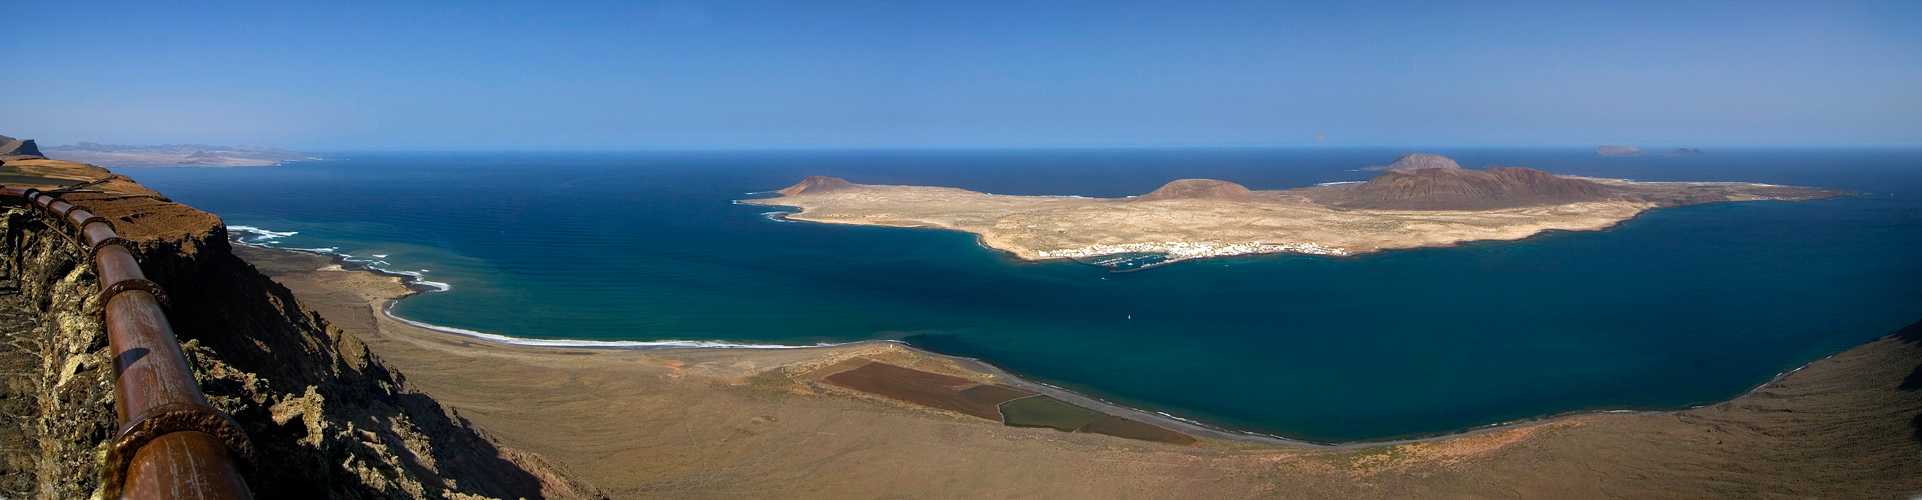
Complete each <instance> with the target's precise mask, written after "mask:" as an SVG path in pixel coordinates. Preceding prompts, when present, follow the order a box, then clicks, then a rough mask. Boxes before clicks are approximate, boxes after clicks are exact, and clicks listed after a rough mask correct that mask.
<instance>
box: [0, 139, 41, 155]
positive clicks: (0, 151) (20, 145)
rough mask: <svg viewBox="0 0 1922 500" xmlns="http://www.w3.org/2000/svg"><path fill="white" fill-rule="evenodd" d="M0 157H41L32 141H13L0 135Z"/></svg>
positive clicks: (38, 148)
mask: <svg viewBox="0 0 1922 500" xmlns="http://www.w3.org/2000/svg"><path fill="white" fill-rule="evenodd" d="M0 156H42V155H41V154H40V147H39V146H36V145H34V143H33V139H15V138H12V137H7V136H4V135H0Z"/></svg>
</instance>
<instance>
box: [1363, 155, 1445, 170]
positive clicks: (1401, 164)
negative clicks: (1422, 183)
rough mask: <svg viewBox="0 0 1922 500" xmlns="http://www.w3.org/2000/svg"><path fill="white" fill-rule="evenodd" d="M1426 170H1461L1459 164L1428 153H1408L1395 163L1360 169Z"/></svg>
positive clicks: (1398, 158) (1397, 158)
mask: <svg viewBox="0 0 1922 500" xmlns="http://www.w3.org/2000/svg"><path fill="white" fill-rule="evenodd" d="M1428 168H1462V166H1461V165H1460V164H1457V163H1455V160H1454V159H1451V158H1449V157H1446V156H1442V155H1431V154H1428V153H1408V154H1405V155H1401V156H1397V157H1395V162H1394V163H1390V164H1387V165H1376V166H1372V167H1362V168H1361V169H1362V170H1420V169H1428Z"/></svg>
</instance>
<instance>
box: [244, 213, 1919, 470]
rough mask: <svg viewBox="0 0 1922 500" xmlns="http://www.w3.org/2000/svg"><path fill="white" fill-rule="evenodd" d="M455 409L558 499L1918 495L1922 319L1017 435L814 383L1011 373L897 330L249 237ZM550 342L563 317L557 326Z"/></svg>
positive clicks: (262, 260)
mask: <svg viewBox="0 0 1922 500" xmlns="http://www.w3.org/2000/svg"><path fill="white" fill-rule="evenodd" d="M235 251H236V253H239V254H241V255H242V256H243V257H244V258H246V259H247V260H249V261H250V262H252V263H253V264H254V265H255V266H256V267H258V268H259V269H260V270H261V271H262V272H264V273H267V274H268V275H270V276H273V277H274V279H275V280H277V281H279V282H280V283H282V284H284V285H286V286H288V287H289V288H290V289H292V290H293V291H294V293H295V295H296V296H297V297H299V298H300V300H301V302H302V303H303V304H304V305H305V306H307V307H309V308H312V309H313V310H315V311H317V312H318V313H320V314H321V315H322V316H323V317H325V318H328V319H329V320H331V321H332V323H333V324H335V325H336V326H338V327H340V328H341V329H343V330H344V331H345V332H346V333H349V334H351V335H355V336H357V337H359V338H361V339H363V340H364V341H365V342H366V343H367V345H368V346H369V347H370V348H371V349H372V350H373V352H374V353H375V354H376V355H377V356H379V357H380V358H382V359H383V360H385V361H386V362H387V363H388V364H389V365H390V366H393V367H394V368H396V369H398V370H399V371H400V372H402V373H403V374H404V375H405V376H406V380H407V381H408V383H409V385H410V386H412V387H413V388H415V389H417V390H419V391H421V392H424V393H426V394H429V395H432V396H433V397H434V398H436V399H438V400H439V401H441V402H442V404H444V405H446V406H447V407H449V408H452V409H453V411H454V412H455V413H456V414H457V415H458V416H459V417H461V418H465V419H468V420H469V421H471V422H473V423H474V424H476V425H478V426H479V427H481V428H482V429H485V430H486V432H487V433H488V434H489V435H491V436H492V437H493V438H494V439H496V440H498V441H499V442H501V443H502V444H504V445H507V446H508V447H511V448H515V449H519V450H524V451H527V452H531V453H534V454H537V455H539V456H540V457H541V458H542V459H543V460H545V461H546V462H547V463H550V464H552V465H554V466H555V468H557V469H559V470H561V471H564V472H565V473H566V474H569V475H570V476H571V478H572V479H573V480H575V481H577V482H578V483H579V484H580V485H582V486H581V487H579V488H576V489H574V490H572V491H551V492H549V497H550V498H571V497H598V496H605V497H608V498H621V499H625V498H743V497H781V498H1907V497H1908V496H1910V495H1915V494H1918V493H1922V345H1918V344H1922V324H1918V325H1917V326H1911V327H1909V328H1908V329H1905V330H1904V331H1903V332H1899V333H1898V334H1895V335H1891V336H1889V337H1886V338H1884V339H1882V340H1878V341H1875V342H1872V343H1870V344H1867V345H1864V346H1861V347H1858V348H1855V349H1851V350H1849V351H1846V352H1843V353H1841V354H1838V355H1836V356H1833V357H1831V358H1828V359H1824V360H1820V361H1816V362H1814V363H1811V364H1809V365H1807V366H1806V367H1804V368H1803V369H1800V370H1797V371H1794V372H1792V373H1790V374H1786V375H1784V376H1782V377H1780V378H1778V379H1777V380H1776V381H1774V382H1771V383H1769V384H1768V385H1766V386H1763V387H1761V388H1758V389H1756V390H1755V391H1753V392H1751V393H1749V394H1747V395H1744V396H1742V397H1740V398H1737V399H1734V400H1732V401H1729V402H1726V403H1722V404H1717V405H1713V406H1707V407H1702V408H1696V409H1690V410H1686V411H1680V412H1666V413H1600V414H1586V415H1575V416H1569V417H1565V418H1558V419H1553V420H1548V421H1540V422H1533V423H1525V424H1519V425H1510V426H1504V427H1500V428H1495V429H1487V430H1484V431H1481V432H1476V433H1473V434H1468V435H1460V436H1453V437H1444V438H1436V439H1429V440H1421V441H1415V442H1402V443H1391V444H1357V445H1350V446H1342V447H1326V446H1313V445H1305V444H1288V443H1279V442H1261V441H1248V440H1230V439H1222V437H1223V436H1219V435H1217V436H1212V437H1211V436H1203V439H1202V440H1201V441H1200V442H1198V443H1196V444H1193V445H1187V446H1181V445H1173V444H1165V443H1154V442H1146V441H1136V440H1128V439H1121V438H1115V437H1109V436H1102V435H1091V434H1079V433H1067V432H1061V431H1056V430H1053V429H1046V428H1016V427H1007V426H1002V425H1000V424H999V423H998V422H994V421H990V420H986V419H982V418H978V417H972V416H967V415H962V414H959V413H954V412H948V411H942V410H936V409H933V408H929V407H924V406H917V405H913V404H908V403H904V402H900V401H895V400H890V399H886V398H881V397H875V396H872V395H868V394H865V393H861V392H857V391H852V390H847V389H844V388H839V387H837V386H834V385H832V384H826V383H822V378H824V377H825V376H827V375H831V374H832V373H833V372H834V371H835V370H837V369H839V368H836V367H837V366H842V367H844V366H848V364H847V363H843V362H844V361H847V360H850V359H854V358H864V359H870V360H876V361H882V362H887V363H891V364H897V365H901V366H907V367H911V368H915V369H920V370H926V371H931V372H937V373H946V374H951V375H955V376H960V377H964V378H970V379H973V380H978V381H982V382H1003V383H1018V382H1019V381H1017V380H1011V379H1010V378H1008V377H1006V376H1004V375H1003V374H998V373H993V372H989V371H983V370H979V369H977V368H979V366H976V365H971V364H969V363H966V362H965V361H958V360H955V359H951V358H946V357H941V356H935V355H930V354H927V353H923V352H919V351H916V350H913V349H910V348H906V347H904V346H901V345H898V344H890V343H869V344H851V345H844V346H834V347H822V348H809V349H717V348H661V349H615V348H581V347H555V346H526V345H513V344H504V343H496V342H489V341H486V340H482V339H478V338H474V337H469V336H463V335H457V334H451V333H446V332H440V331H435V330H430V329H425V328H419V327H415V326H412V325H408V324H406V323H403V322H399V321H395V320H394V319H392V318H390V317H387V316H386V315H385V314H383V313H382V312H381V311H382V310H383V308H384V307H385V305H386V304H387V303H388V302H389V301H392V300H397V299H399V298H402V297H405V296H407V295H409V294H411V293H413V292H412V291H411V290H409V289H408V288H407V287H406V286H404V285H403V283H402V282H401V280H400V279H399V278H397V277H393V276H383V275H379V274H375V273H372V272H366V271H351V270H341V269H340V268H339V267H338V266H337V265H336V264H337V263H336V262H333V261H331V260H330V259H329V258H328V257H325V256H320V255H314V254H306V253H301V252H294V251H287V250H276V249H263V248H258V247H244V246H236V249H235ZM556 333H557V334H559V335H563V336H564V334H565V332H556Z"/></svg>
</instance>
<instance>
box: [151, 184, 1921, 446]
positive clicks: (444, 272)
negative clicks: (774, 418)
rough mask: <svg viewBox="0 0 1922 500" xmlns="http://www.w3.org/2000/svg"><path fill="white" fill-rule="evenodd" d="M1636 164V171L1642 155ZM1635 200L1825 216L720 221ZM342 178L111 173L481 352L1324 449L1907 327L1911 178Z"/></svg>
mask: <svg viewBox="0 0 1922 500" xmlns="http://www.w3.org/2000/svg"><path fill="white" fill-rule="evenodd" d="M1645 149H1652V148H1645ZM1418 151H1419V152H1430V153H1438V154H1443V155H1447V156H1450V157H1453V158H1455V159H1456V160H1458V161H1460V162H1461V164H1462V165H1463V166H1467V167H1474V168H1480V167H1484V166H1490V165H1494V166H1524V167H1532V168H1538V169H1542V170H1546V171H1549V172H1553V173H1557V174H1572V175H1587V176H1598V177H1612V178H1629V179H1634V180H1640V181H1669V180H1677V181H1679V180H1695V181H1751V182H1764V183H1774V184H1789V185H1797V186H1809V187H1823V188H1838V189H1847V190H1853V191H1858V192H1862V193H1864V194H1863V195H1861V196H1853V197H1846V198H1840V199H1832V200H1821V201H1812V202H1796V203H1791V202H1750V203H1725V204H1716V205H1704V206H1694V207H1686V208H1680V209H1671V210H1659V211H1653V212H1649V213H1646V214H1644V215H1643V216H1642V217H1640V218H1638V219H1635V220H1631V221H1628V222H1626V223H1623V224H1622V225H1620V226H1618V227H1616V228H1613V229H1611V230H1607V231H1600V232H1556V233H1551V234H1545V235H1540V236H1537V237H1534V238H1530V239H1527V240H1523V241H1519V242H1481V243H1474V244H1469V245H1465V246H1461V247H1455V248H1437V249H1420V250H1404V251H1390V252H1385V253H1381V254H1374V255H1366V256H1361V257H1351V258H1327V257H1307V256H1289V255H1277V256H1256V257H1240V258H1228V259H1213V260H1203V261H1190V262H1182V263H1177V264H1173V265H1169V266H1164V267H1158V268H1154V269H1150V270H1146V271H1142V272H1134V273H1111V272H1109V271H1108V270H1107V269H1104V268H1099V267H1094V266H1088V265H1081V264H1074V263H1044V264H1030V263H1018V262H1014V261H1012V260H1010V259H1009V258H1008V257H1006V256H1004V255H1001V254H999V253H998V252H996V251H993V250H989V249H986V248H983V247H981V246H979V245H977V244H975V243H974V241H973V238H974V237H973V236H972V235H967V234H962V233H955V232H946V231H938V230H925V229H898V228H880V227H861V226H840V225H825V224H811V223H798V222H784V221H778V220H775V219H774V218H771V217H767V216H765V214H766V213H767V212H768V209H767V208H765V207H757V206H749V205H737V204H733V203H732V201H733V200H737V199H742V198H747V197H758V196H765V195H749V194H748V193H750V192H761V191H768V190H773V189H778V188H781V187H785V186H788V185H790V184H793V183H795V182H797V181H799V180H801V179H802V178H803V177H805V176H808V175H829V176H837V177H843V178H846V179H848V180H850V181H853V182H857V183H864V184H914V185H937V186H951V187H961V188H966V189H972V190H977V191H985V192H990V193H1000V194H1020V195H1078V196H1095V197H1119V196H1128V195H1136V194H1142V193H1146V192H1148V191H1150V190H1153V189H1154V188H1156V187H1158V186H1160V185H1161V184H1163V183H1165V182H1167V181H1170V180H1173V179H1178V178H1197V177H1198V178H1212V179H1221V180H1227V181H1232V182H1237V183H1241V184H1243V185H1246V186H1248V187H1249V188H1251V189H1286V188H1294V187H1302V186H1308V185H1313V184H1317V183H1325V182H1342V181H1359V180H1365V179H1367V178H1369V177H1371V175H1372V173H1371V172H1357V171H1353V169H1355V168H1359V167H1363V166H1368V165H1381V164H1386V163H1387V162H1389V161H1390V160H1392V159H1394V157H1395V155H1397V154H1400V153H1407V152H1418ZM1713 152H1714V153H1715V154H1712V155H1709V156H1700V157H1628V158H1603V157H1597V156H1595V155H1594V153H1593V151H1592V149H1589V148H1495V149H1489V148H1479V149H1476V148H1418V149H1411V148H1363V147H1321V148H1306V147H1304V148H1274V149H1125V150H900V151H747V152H742V151H727V152H636V153H606V152H593V153H581V152H548V153H535V152H513V153H497V152H435V153H411V152H410V153H389V152H342V153H324V152H323V153H321V155H322V156H324V157H326V158H328V159H327V160H321V161H310V162H298V163H292V164H287V165H281V166H273V167H252V168H224V169H193V168H180V169H122V170H121V171H120V173H124V174H128V175H130V176H132V177H133V178H134V179H135V180H138V181H140V182H142V183H145V184H147V185H149V186H151V187H153V188H155V189H158V190H160V191H161V192H164V193H166V194H167V195H169V196H170V197H172V198H173V199H174V200H175V201H179V202H182V203H186V204H189V205H193V206H195V207H198V208H201V209H203V210H207V211H209V212H213V213H215V214H218V215H220V216H222V217H224V218H225V219H226V221H227V223H228V224H229V225H233V226H251V227H256V228H261V229H264V230H270V231H279V232H294V233H296V234H292V235H287V236H282V237H279V238H273V239H266V240H263V241H271V243H272V244H274V245H276V246H283V247H291V248H325V249H332V250H333V251H336V252H339V253H344V254H348V255H350V256H353V257H354V258H358V259H365V260H374V261H378V262H377V263H376V264H377V265H378V266H380V267H382V268H386V269H391V270H396V271H421V270H425V272H424V273H423V275H424V277H425V279H427V280H431V281H434V282H440V283H445V284H447V285H449V286H450V287H451V288H450V289H449V290H448V291H445V292H436V293H427V294H423V295H420V296H416V297H412V298H409V299H406V300H403V301H401V302H400V303H399V304H398V305H397V306H396V307H395V310H394V312H395V314H397V315H399V316H402V317H405V318H409V319H412V320H417V321H421V322H426V323H431V324H435V325H442V326H447V327H454V328H462V329H469V330H476V331H482V332H488V333H494V334H500V335H509V336H516V337H526V338H539V339H577V340H596V341H607V340H630V341H654V340H716V341H725V342H735V343H752V344H783V345H810V344H815V343H823V342H848V341H858V340H869V339H894V340H901V341H904V342H907V343H910V344H913V345H916V346H919V347H923V348H927V349H930V350H933V351H936V352H941V353H947V354H954V355H961V356H969V357H975V358H980V359H983V360H985V361H988V362H990V363H993V364H995V365H998V366H1001V367H1003V368H1006V369H1008V370H1009V371H1011V372H1014V373H1017V374H1019V375H1022V376H1024V377H1028V378H1031V379H1034V380H1037V381H1041V382H1045V383H1049V384H1054V385H1058V386H1062V387H1066V388H1070V389H1074V390H1077V391H1081V392H1084V393H1087V394H1090V395H1093V396H1096V397H1099V398H1102V399H1106V400H1109V401H1112V402H1115V403H1118V404H1122V405H1127V406H1132V407H1137V408H1142V409H1146V410H1150V411H1159V412H1166V413H1168V414H1171V415H1174V416H1177V417H1182V418H1188V419H1193V420H1198V421H1201V422H1204V423H1208V424H1213V425H1217V426H1222V427H1226V428H1230V429H1237V430H1246V431H1252V432H1260V433H1266V434H1275V435H1281V436H1286V437H1293V438H1302V439H1311V440H1321V441H1355V440H1375V439H1385V438H1394V437H1403V436H1411V435H1421V434H1432V433H1441V432H1449V431H1455V430H1461V429H1466V428H1470V427H1475V426H1480V425H1486V424H1493V423H1500V422H1506V421H1513V420H1516V419H1525V418H1530V417H1535V416H1542V415H1549V414H1557V413H1565V412H1572V411H1582V410H1598V409H1674V408H1682V407H1687V406H1690V405H1698V404H1703V403H1710V402H1715V401H1720V400H1725V399H1728V398H1731V397H1734V396H1737V395H1740V394H1742V393H1743V392H1745V391H1747V390H1749V389H1751V388H1753V387H1755V386H1757V385H1759V384H1762V383H1764V382H1767V381H1768V380H1769V379H1770V378H1771V377H1773V376H1775V375H1776V374H1778V373H1780V372H1782V371H1784V370H1789V369H1793V368H1795V367H1797V366H1800V365H1802V364H1804V363H1807V362H1809V361H1812V360H1815V359H1819V358H1821V357H1824V356H1827V355H1830V354H1833V353H1836V352H1839V351H1841V350H1843V349H1846V348H1849V347H1852V346H1855V345H1859V344H1862V343H1864V342H1867V341H1870V340H1873V339H1875V338H1877V337H1879V336H1881V335H1883V334H1886V333H1889V332H1891V331H1894V330H1895V329H1897V328H1900V327H1901V326H1903V325H1906V324H1908V323H1912V322H1914V321H1915V320H1916V319H1918V318H1922V261H1919V260H1918V259H1916V258H1915V255H1916V251H1917V250H1916V249H1917V248H1922V169H1918V168H1917V167H1918V166H1922V149H1914V148H1903V149H1896V148H1854V149H1812V148H1804V149H1723V150H1714V151H1713Z"/></svg>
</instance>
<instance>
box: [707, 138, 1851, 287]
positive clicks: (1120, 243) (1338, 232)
mask: <svg viewBox="0 0 1922 500" xmlns="http://www.w3.org/2000/svg"><path fill="white" fill-rule="evenodd" d="M1395 163H1396V165H1406V167H1405V168H1404V167H1397V168H1394V169H1391V170H1388V171H1387V172H1384V173H1382V174H1380V175H1379V176H1376V177H1375V178H1374V179H1371V180H1369V181H1367V182H1359V183H1351V184H1337V185H1328V186H1315V187H1307V188H1298V189H1289V190H1279V191H1255V190H1250V189H1248V188H1247V187H1244V186H1242V185H1240V184H1235V183H1232V182H1227V181H1219V180H1211V179H1181V180H1176V181H1173V182H1169V183H1168V184H1167V185H1165V186H1162V187H1161V188H1160V189H1156V190H1154V191H1153V192H1150V193H1147V194H1144V195H1140V196H1132V197H1127V198H1081V197H1070V196H1008V195H996V194H988V193H981V192H975V191H968V190H964V189H955V188H944V187H927V186H882V185H864V184H855V183H851V182H848V181H846V180H842V179H838V178H832V177H821V176H815V177H809V178H808V179H807V180H804V181H802V182H801V183H800V184H795V185H793V186H790V187H788V188H786V189H782V190H780V191H777V192H778V193H779V194H780V195H781V196H780V197H778V198H763V199H753V200H743V201H742V203H747V204H754V205H769V206H787V207H797V208H800V209H801V210H800V212H798V213H793V214H785V215H784V217H785V218H787V219H790V220H799V221H810V222H824V223H830V224H855V225H874V226H897V227H927V228H938V229H948V230H954V231H964V232H968V233H973V234H975V235H978V236H979V237H980V241H981V244H982V245H983V246H987V247H989V248H994V249H997V250H1003V251H1006V252H1008V253H1010V254H1013V255H1014V256H1015V257H1016V258H1019V259H1023V260H1029V261H1041V260H1051V259H1074V260H1077V261H1081V262H1085V263H1090V264H1097V265H1103V266H1108V267H1114V268H1117V269H1139V268H1144V267H1150V266H1154V265H1160V264H1166V263H1171V262H1176V261H1181V260H1188V259H1197V258H1206V257H1217V256H1228V255H1245V254H1262V253H1299V254H1312V255H1334V256H1347V255H1359V254H1366V253H1372V252H1379V251H1382V250H1390V249H1402V248H1419V247H1438V246H1449V245H1454V244H1458V243H1462V242H1468V241H1481V240H1516V239H1521V238H1526V237H1529V236H1532V235H1535V234H1538V233H1541V232H1543V231H1548V230H1564V231H1592V230H1599V229H1603V228H1607V227H1609V226H1613V225H1615V224H1616V223H1619V222H1621V221H1624V220H1627V219H1630V218H1633V217H1635V216H1636V215H1637V214H1640V213H1642V212H1643V211H1646V210H1652V209H1658V208H1671V207H1680V206H1686V205H1699V204H1704V203H1720V202H1730V201H1757V200H1788V201H1802V200H1815V199H1823V198H1833V197H1837V196H1846V195H1849V194H1852V193H1849V192H1847V191H1839V190H1833V189H1817V188H1803V187H1792V186H1778V185H1772V184H1755V183H1745V182H1632V181H1626V180H1618V179H1601V178H1590V177H1574V176H1560V175H1555V174H1550V173H1548V172H1543V171H1540V170H1534V169H1529V168H1519V167H1497V168H1489V169H1487V170H1472V169H1464V168H1460V167H1459V166H1457V165H1456V164H1455V162H1454V161H1453V160H1449V159H1448V158H1445V157H1441V156H1436V155H1423V154H1417V155H1403V156H1402V157H1401V158H1397V160H1396V162H1395ZM1391 166H1394V165H1391Z"/></svg>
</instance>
